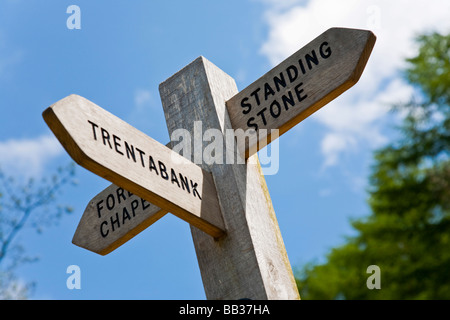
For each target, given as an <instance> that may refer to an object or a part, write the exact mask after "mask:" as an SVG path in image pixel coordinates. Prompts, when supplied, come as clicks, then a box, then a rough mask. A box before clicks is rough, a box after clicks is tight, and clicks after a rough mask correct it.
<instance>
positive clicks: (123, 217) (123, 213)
mask: <svg viewBox="0 0 450 320" xmlns="http://www.w3.org/2000/svg"><path fill="white" fill-rule="evenodd" d="M127 219H128V220H131V217H130V215H129V214H128V210H127V207H123V211H122V224H125V220H127Z"/></svg>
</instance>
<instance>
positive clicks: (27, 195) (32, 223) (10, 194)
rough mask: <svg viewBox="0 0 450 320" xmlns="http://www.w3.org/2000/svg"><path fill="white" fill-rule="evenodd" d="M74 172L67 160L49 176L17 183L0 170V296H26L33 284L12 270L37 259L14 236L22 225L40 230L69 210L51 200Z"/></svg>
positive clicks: (22, 227) (69, 210)
mask: <svg viewBox="0 0 450 320" xmlns="http://www.w3.org/2000/svg"><path fill="white" fill-rule="evenodd" d="M74 173H75V166H74V164H70V165H69V166H67V167H64V168H60V169H58V171H57V173H55V174H54V175H53V176H52V177H51V179H50V180H47V179H46V178H44V179H42V181H40V182H36V181H35V179H33V178H31V179H29V180H28V181H27V182H26V183H21V182H18V181H17V180H16V179H15V178H14V177H7V176H6V175H5V174H4V173H3V172H1V171H0V299H13V298H20V299H23V298H26V297H27V293H28V292H29V291H30V289H31V288H32V287H33V284H32V283H29V284H26V283H21V282H20V281H18V280H17V279H16V276H15V274H14V270H15V269H16V268H17V267H18V266H19V265H21V264H23V263H28V262H34V261H36V260H37V257H30V256H28V255H27V254H26V252H25V250H24V247H23V246H22V245H21V243H20V242H19V241H17V236H18V234H19V233H20V232H21V231H23V230H25V229H34V230H35V231H36V232H38V233H41V232H42V231H43V230H44V229H45V228H46V227H49V226H51V225H52V224H55V223H57V222H58V220H59V218H61V216H62V215H63V214H65V213H71V212H72V208H71V207H69V206H61V205H58V206H56V210H55V209H54V205H53V204H54V202H55V201H56V195H57V194H58V193H59V192H60V190H61V188H62V187H63V186H64V185H65V184H68V183H70V182H72V183H74V181H73V176H74ZM50 205H52V206H51V207H52V208H50Z"/></svg>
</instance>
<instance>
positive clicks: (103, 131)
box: [102, 128, 112, 149]
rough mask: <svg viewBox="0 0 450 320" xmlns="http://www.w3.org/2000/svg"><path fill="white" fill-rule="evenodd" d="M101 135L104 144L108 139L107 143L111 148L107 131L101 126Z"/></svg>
mask: <svg viewBox="0 0 450 320" xmlns="http://www.w3.org/2000/svg"><path fill="white" fill-rule="evenodd" d="M102 137H103V144H104V145H105V146H106V140H108V145H109V147H110V148H111V149H112V145H111V142H110V141H109V138H110V136H109V132H108V131H106V130H105V129H103V128H102Z"/></svg>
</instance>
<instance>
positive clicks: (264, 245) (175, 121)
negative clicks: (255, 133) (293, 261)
mask: <svg viewBox="0 0 450 320" xmlns="http://www.w3.org/2000/svg"><path fill="white" fill-rule="evenodd" d="M236 93H237V87H236V84H235V81H234V80H233V79H232V78H231V77H230V76H228V75H227V74H225V73H224V72H223V71H222V70H220V69H219V68H217V67H216V66H215V65H213V64H212V63H211V62H209V61H208V60H206V59H205V58H203V57H200V58H198V59H196V60H195V61H194V62H192V63H191V64H190V65H188V66H187V67H185V68H184V69H182V70H181V71H179V72H178V73H176V74H175V75H174V76H172V77H171V78H169V79H168V80H166V81H165V82H163V83H162V84H161V85H160V94H161V100H162V104H163V108H164V113H165V116H166V121H167V126H168V130H169V134H170V135H171V134H172V132H174V131H175V130H176V129H180V128H183V129H185V130H187V131H189V132H190V134H191V137H194V139H193V140H194V141H195V143H199V141H202V138H201V136H200V137H199V132H196V130H195V127H196V126H197V129H198V127H199V122H197V121H201V126H202V133H200V134H201V135H202V134H203V132H204V131H205V130H207V129H213V128H214V129H220V130H221V131H222V132H223V133H225V130H228V129H232V127H231V123H230V119H229V117H228V112H227V109H226V106H225V101H227V100H228V99H230V98H231V97H232V96H233V95H235V94H236ZM196 122H197V123H196ZM196 135H197V136H196ZM224 140H225V139H224ZM172 143H176V142H174V141H172ZM202 143H203V144H204V145H203V146H202V147H201V148H199V147H198V146H197V145H196V146H194V148H193V150H200V152H202V150H203V149H204V148H203V147H204V146H205V145H207V144H208V142H202ZM226 148H227V147H226V146H225V144H224V146H223V155H225V154H226ZM195 156H196V155H195V154H193V155H192V159H190V160H191V161H195V159H194V158H195ZM197 156H198V154H197ZM257 157H258V156H257V154H255V155H253V156H252V157H250V158H249V159H248V161H247V162H246V163H244V164H229V163H228V164H227V163H223V164H210V165H207V164H206V163H201V164H199V165H200V166H201V167H202V168H203V169H205V170H207V171H210V172H211V173H212V175H213V178H214V182H215V185H216V188H217V194H218V198H219V203H220V206H221V211H222V214H223V219H224V224H225V228H226V235H225V236H224V237H222V238H220V239H217V240H215V239H214V238H213V237H211V236H209V235H208V234H206V233H204V232H202V231H200V230H198V229H197V228H195V227H192V226H191V232H192V237H193V240H194V245H195V249H196V253H197V258H198V263H199V267H200V271H201V275H202V279H203V284H204V288H205V293H206V297H207V298H208V299H244V298H248V299H262V300H265V299H286V300H287V299H299V298H300V297H299V293H298V290H297V286H296V283H295V279H294V276H293V273H292V268H291V266H290V263H289V260H288V257H287V253H286V250H285V247H284V243H283V239H282V237H281V234H280V230H279V226H278V222H277V219H276V217H275V212H274V209H273V206H272V201H271V199H270V196H269V193H268V190H267V186H266V182H265V179H264V176H263V175H262V171H261V167H260V165H259V161H258V158H257ZM223 159H224V162H225V160H226V159H225V156H224V157H223ZM235 161H237V159H236V158H235Z"/></svg>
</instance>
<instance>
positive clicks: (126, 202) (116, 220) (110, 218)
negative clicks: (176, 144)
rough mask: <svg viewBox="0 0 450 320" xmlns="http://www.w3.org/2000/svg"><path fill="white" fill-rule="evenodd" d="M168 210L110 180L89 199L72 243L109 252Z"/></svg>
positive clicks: (101, 251)
mask: <svg viewBox="0 0 450 320" xmlns="http://www.w3.org/2000/svg"><path fill="white" fill-rule="evenodd" d="M166 147H168V148H171V143H170V142H169V143H168V144H166ZM166 213H167V211H166V210H162V209H160V208H158V207H157V206H155V205H153V204H151V203H148V202H147V201H146V200H144V199H142V198H140V197H138V196H136V195H133V194H131V193H130V192H129V191H127V190H124V189H123V188H121V187H119V186H116V185H115V184H111V185H110V186H108V187H107V188H106V189H105V190H103V191H102V192H100V193H99V194H97V195H96V196H95V197H94V198H93V199H92V200H91V201H89V204H88V205H87V207H86V209H85V210H84V213H83V216H82V217H81V219H80V222H79V223H78V226H77V229H76V231H75V234H74V236H73V239H72V243H73V244H74V245H76V246H79V247H81V248H84V249H86V250H89V251H92V252H95V253H98V254H100V255H107V254H108V253H111V252H112V251H114V250H115V249H117V248H118V247H120V246H121V245H123V244H124V243H126V242H127V241H129V240H131V239H132V238H134V237H135V236H136V235H138V234H139V233H140V232H142V231H144V230H145V229H146V228H148V227H149V226H150V225H152V224H153V223H155V222H156V221H158V220H159V219H161V218H162V217H163V216H164V215H165V214H166Z"/></svg>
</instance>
